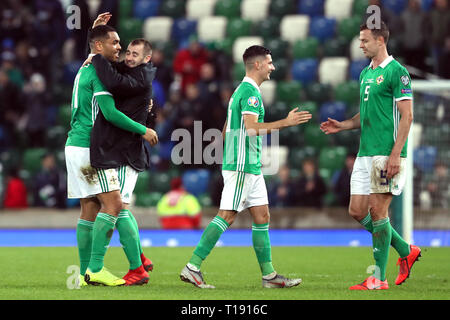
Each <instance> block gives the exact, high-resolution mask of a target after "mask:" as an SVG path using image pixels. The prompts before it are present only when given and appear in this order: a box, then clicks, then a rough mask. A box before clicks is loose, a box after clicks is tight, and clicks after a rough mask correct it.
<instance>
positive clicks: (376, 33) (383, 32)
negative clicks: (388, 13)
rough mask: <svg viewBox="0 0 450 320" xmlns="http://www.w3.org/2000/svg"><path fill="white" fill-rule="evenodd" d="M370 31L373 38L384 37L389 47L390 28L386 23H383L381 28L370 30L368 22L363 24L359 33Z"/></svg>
mask: <svg viewBox="0 0 450 320" xmlns="http://www.w3.org/2000/svg"><path fill="white" fill-rule="evenodd" d="M363 30H370V31H372V36H373V37H374V38H375V39H376V38H378V37H383V39H384V43H385V44H386V45H387V43H388V41H389V28H388V26H387V25H386V23H385V22H384V21H381V23H380V28H369V27H368V26H367V22H365V23H363V24H362V25H361V26H360V27H359V31H363Z"/></svg>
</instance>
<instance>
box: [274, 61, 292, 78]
mask: <svg viewBox="0 0 450 320" xmlns="http://www.w3.org/2000/svg"><path fill="white" fill-rule="evenodd" d="M274 65H275V71H273V72H272V73H271V74H270V78H271V79H273V80H277V81H282V80H285V79H286V77H287V74H288V69H289V66H290V65H289V61H288V60H287V59H284V58H278V59H276V60H275V62H274Z"/></svg>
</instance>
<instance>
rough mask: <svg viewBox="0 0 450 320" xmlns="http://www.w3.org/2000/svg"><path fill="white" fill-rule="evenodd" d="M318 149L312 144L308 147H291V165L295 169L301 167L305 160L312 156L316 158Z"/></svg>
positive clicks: (289, 157) (289, 158)
mask: <svg viewBox="0 0 450 320" xmlns="http://www.w3.org/2000/svg"><path fill="white" fill-rule="evenodd" d="M316 154H317V150H316V149H315V148H314V147H312V146H306V147H301V148H299V147H292V148H290V149H289V156H288V161H289V166H290V168H294V169H301V168H302V164H303V161H305V160H306V159H310V158H315V157H316Z"/></svg>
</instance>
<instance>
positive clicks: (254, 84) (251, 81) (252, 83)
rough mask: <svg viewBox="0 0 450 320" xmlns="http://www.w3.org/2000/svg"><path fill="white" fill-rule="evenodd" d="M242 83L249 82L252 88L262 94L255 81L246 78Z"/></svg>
mask: <svg viewBox="0 0 450 320" xmlns="http://www.w3.org/2000/svg"><path fill="white" fill-rule="evenodd" d="M242 82H248V83H250V84H251V85H252V86H254V87H255V88H256V89H257V90H258V91H259V92H261V90H260V89H259V87H258V85H257V84H256V82H255V80H253V79H252V78H250V77H244V79H243V80H242Z"/></svg>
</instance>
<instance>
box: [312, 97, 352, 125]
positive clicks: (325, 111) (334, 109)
mask: <svg viewBox="0 0 450 320" xmlns="http://www.w3.org/2000/svg"><path fill="white" fill-rule="evenodd" d="M346 110H347V106H346V105H345V103H343V102H341V101H334V102H325V103H324V104H322V106H321V107H320V117H319V122H320V123H322V122H325V121H327V119H328V118H331V119H335V120H337V121H344V120H345V119H346Z"/></svg>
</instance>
